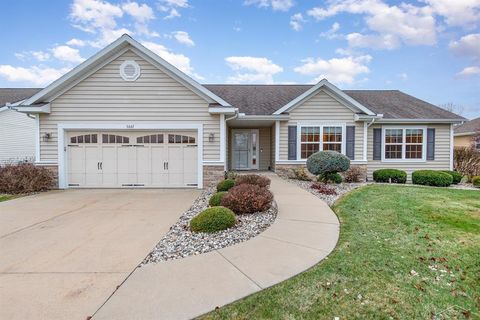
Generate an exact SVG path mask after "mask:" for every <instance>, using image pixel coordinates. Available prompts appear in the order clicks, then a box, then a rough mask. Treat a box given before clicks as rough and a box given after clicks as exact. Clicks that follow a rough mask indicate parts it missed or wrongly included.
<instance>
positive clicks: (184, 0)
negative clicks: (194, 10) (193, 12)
mask: <svg viewBox="0 0 480 320" xmlns="http://www.w3.org/2000/svg"><path fill="white" fill-rule="evenodd" d="M189 7H190V5H189V3H188V0H160V2H159V3H158V4H157V9H158V10H160V11H161V12H169V14H168V15H167V16H165V17H164V18H163V19H165V20H169V19H173V18H178V17H180V16H181V14H180V12H178V10H177V9H178V8H183V9H184V8H189Z"/></svg>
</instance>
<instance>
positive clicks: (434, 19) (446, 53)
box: [0, 0, 480, 118]
mask: <svg viewBox="0 0 480 320" xmlns="http://www.w3.org/2000/svg"><path fill="white" fill-rule="evenodd" d="M0 30H2V33H1V38H2V43H3V46H2V50H1V51H0V86H1V87H43V86H45V85H47V84H48V83H49V82H51V81H53V80H55V79H56V78H58V77H59V76H60V75H61V74H63V73H65V72H67V71H68V70H69V69H71V68H72V67H74V66H76V65H77V64H79V63H80V62H82V61H83V60H84V59H86V58H88V57H90V56H91V55H92V54H94V53H95V52H96V51H98V50H100V49H101V48H102V47H104V46H105V45H107V44H108V43H109V42H111V41H113V40H115V39H116V38H117V37H119V36H120V35H121V34H122V33H129V34H131V35H132V36H133V37H134V38H135V39H137V40H139V41H140V42H142V43H143V44H144V45H146V46H147V47H149V48H150V49H151V50H153V51H155V52H156V53H158V54H160V55H161V56H162V57H163V58H165V59H166V60H167V61H169V62H171V63H173V64H174V65H176V66H177V67H178V68H180V69H181V70H183V71H184V72H186V73H188V74H189V75H191V76H192V77H193V78H195V79H196V80H198V81H199V82H201V83H280V84H281V83H314V82H316V81H318V80H320V79H321V78H323V77H326V78H327V79H328V80H329V81H331V82H333V83H334V84H336V85H338V86H339V87H340V88H342V89H399V90H402V91H405V92H407V93H409V94H412V95H414V96H417V97H419V98H421V99H424V100H427V101H429V102H431V103H434V104H437V105H438V104H446V103H453V104H455V105H456V106H458V107H459V109H458V110H459V111H461V113H462V115H464V116H465V117H468V118H474V117H478V116H480V0H422V1H411V0H409V1H405V2H397V1H385V0H337V1H300V0H238V1H234V0H216V1H214V0H198V1H195V0H151V1H140V0H139V1H129V0H125V1H123V0H108V1H106V0H104V1H101V0H71V1H26V0H16V1H8V2H6V3H3V4H2V10H0Z"/></svg>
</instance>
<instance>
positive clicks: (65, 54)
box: [51, 45, 85, 63]
mask: <svg viewBox="0 0 480 320" xmlns="http://www.w3.org/2000/svg"><path fill="white" fill-rule="evenodd" d="M51 51H52V54H53V56H54V57H55V58H57V59H58V60H62V61H66V62H73V63H80V62H83V61H84V60H85V59H84V58H82V57H81V56H80V52H79V51H78V49H75V48H71V47H69V46H64V45H63V46H56V47H53V48H52V49H51Z"/></svg>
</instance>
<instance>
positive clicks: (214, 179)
mask: <svg viewBox="0 0 480 320" xmlns="http://www.w3.org/2000/svg"><path fill="white" fill-rule="evenodd" d="M224 177H225V168H224V167H223V166H203V187H204V188H208V187H210V186H213V185H216V184H217V183H218V182H219V181H220V180H223V178H224Z"/></svg>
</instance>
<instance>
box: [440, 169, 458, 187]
mask: <svg viewBox="0 0 480 320" xmlns="http://www.w3.org/2000/svg"><path fill="white" fill-rule="evenodd" d="M442 172H445V173H448V174H449V175H451V176H452V178H453V182H452V184H459V183H460V182H461V181H462V178H463V175H462V174H461V173H460V172H457V171H450V170H443V171H442Z"/></svg>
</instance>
